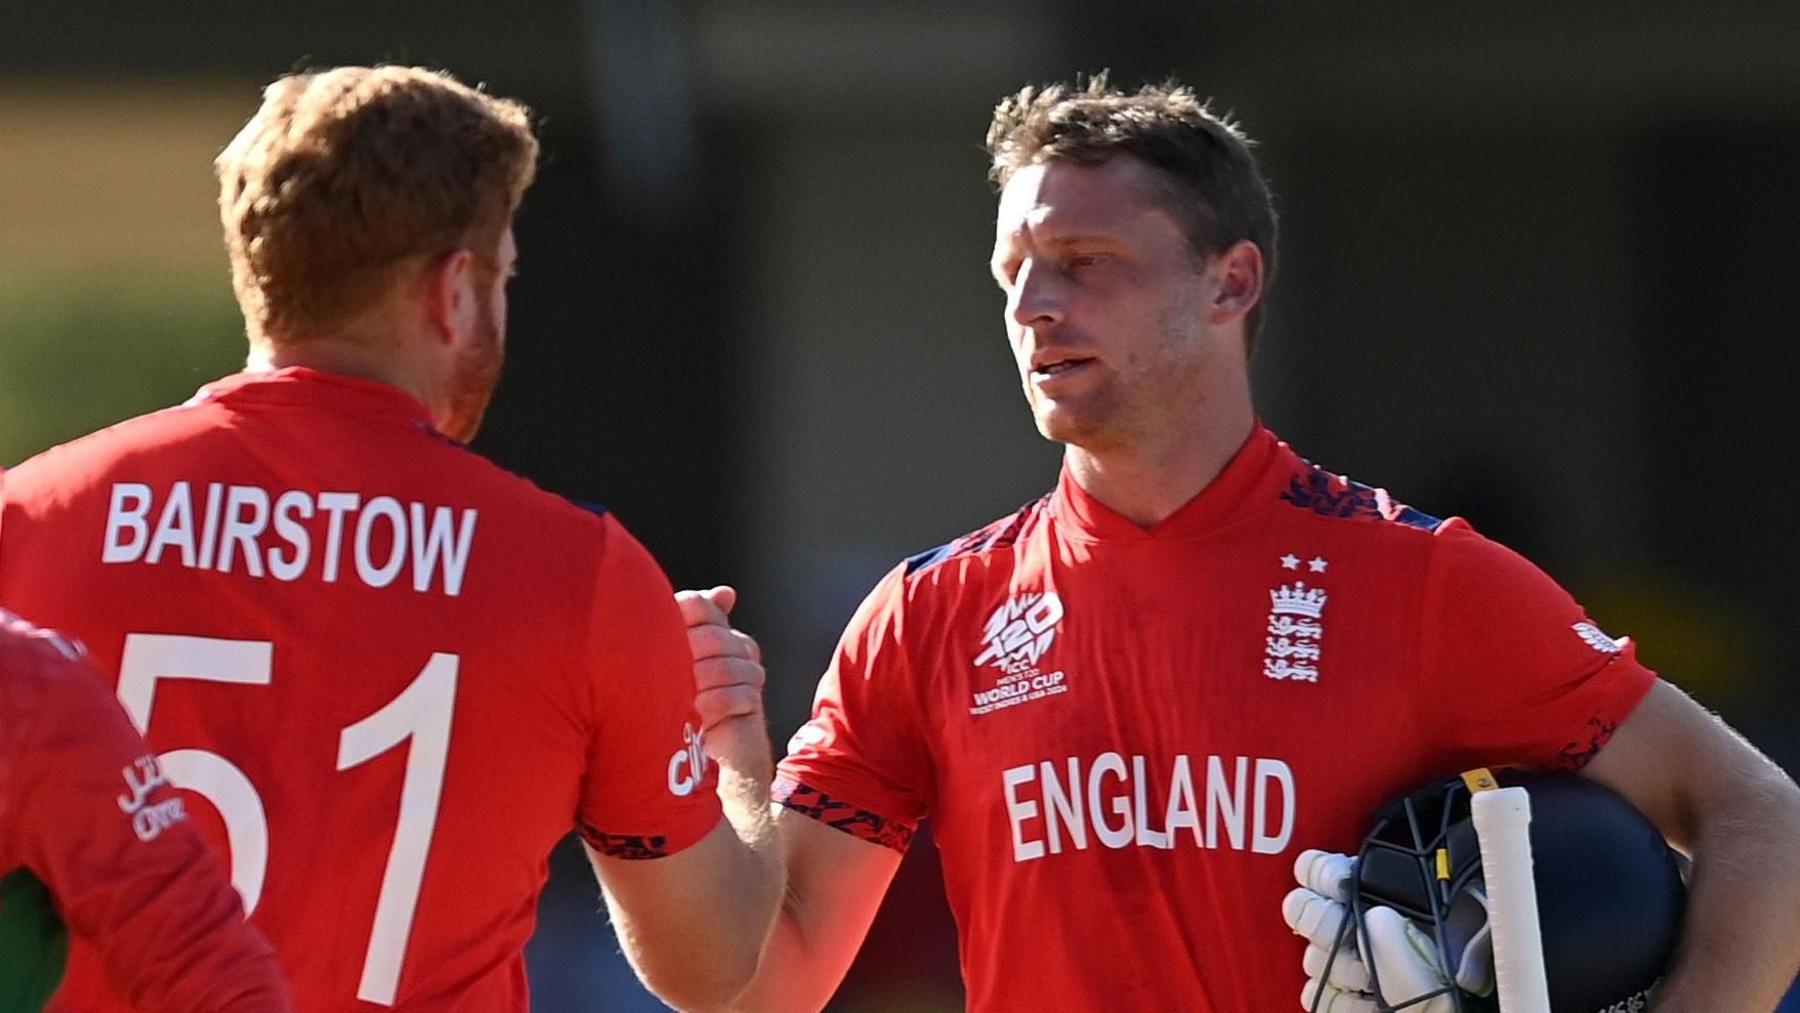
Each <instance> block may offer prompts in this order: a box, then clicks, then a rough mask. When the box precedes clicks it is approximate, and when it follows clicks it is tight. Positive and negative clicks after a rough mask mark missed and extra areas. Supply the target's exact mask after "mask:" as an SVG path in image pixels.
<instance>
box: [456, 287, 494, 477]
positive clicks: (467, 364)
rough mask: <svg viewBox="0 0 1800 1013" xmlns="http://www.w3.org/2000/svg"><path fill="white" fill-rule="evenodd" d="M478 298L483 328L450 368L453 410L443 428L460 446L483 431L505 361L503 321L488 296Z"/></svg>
mask: <svg viewBox="0 0 1800 1013" xmlns="http://www.w3.org/2000/svg"><path fill="white" fill-rule="evenodd" d="M477 298H478V299H479V300H480V304H479V305H478V307H477V312H478V316H479V318H480V320H481V325H480V329H479V330H478V331H477V332H476V334H475V340H474V341H471V342H470V343H469V345H468V347H467V348H465V349H463V350H462V352H460V353H459V354H458V355H457V358H456V362H455V363H453V364H452V365H451V367H450V408H449V411H448V412H446V417H447V421H446V423H445V424H444V426H443V427H442V431H443V433H444V435H446V436H448V437H450V438H451V439H453V440H457V441H458V442H461V443H468V442H469V441H470V440H473V439H474V438H475V434H476V433H477V432H478V431H480V429H481V420H482V418H483V417H484V416H485V415H486V414H487V408H488V403H489V402H490V401H492V400H493V398H494V388H495V387H497V386H499V384H500V369H501V365H502V364H503V363H504V361H505V359H506V343H505V340H504V338H503V337H502V335H501V333H500V322H499V321H498V320H496V319H495V318H494V312H493V309H494V308H493V301H492V300H491V299H489V298H488V297H487V296H485V295H483V296H478V297H477Z"/></svg>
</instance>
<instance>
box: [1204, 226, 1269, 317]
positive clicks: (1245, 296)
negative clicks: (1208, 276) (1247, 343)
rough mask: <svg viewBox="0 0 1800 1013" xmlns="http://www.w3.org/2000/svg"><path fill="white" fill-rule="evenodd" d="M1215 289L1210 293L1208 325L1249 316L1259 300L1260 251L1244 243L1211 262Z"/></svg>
mask: <svg viewBox="0 0 1800 1013" xmlns="http://www.w3.org/2000/svg"><path fill="white" fill-rule="evenodd" d="M1213 270H1214V271H1215V272H1216V273H1217V276H1218V288H1217V289H1216V290H1215V291H1214V292H1213V301H1212V314H1211V315H1212V322H1213V323H1215V324H1223V323H1229V322H1230V321H1232V320H1234V319H1237V318H1239V317H1242V316H1244V315H1245V314H1246V313H1249V312H1250V310H1251V309H1252V308H1254V307H1255V306H1256V304H1257V301H1258V300H1260V299H1262V291H1263V279H1264V272H1265V270H1266V268H1265V266H1264V264H1263V255H1262V250H1261V249H1259V248H1258V247H1257V245H1256V244H1255V243H1252V242H1251V241H1249V240H1248V239H1240V240H1238V241H1237V242H1235V243H1233V244H1231V246H1230V247H1228V248H1227V249H1226V250H1225V252H1224V253H1221V254H1219V255H1218V256H1217V257H1216V258H1214V260H1213Z"/></svg>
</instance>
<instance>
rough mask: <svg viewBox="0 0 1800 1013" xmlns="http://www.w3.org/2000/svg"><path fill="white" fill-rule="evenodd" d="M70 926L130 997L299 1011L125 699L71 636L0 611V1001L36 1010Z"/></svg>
mask: <svg viewBox="0 0 1800 1013" xmlns="http://www.w3.org/2000/svg"><path fill="white" fill-rule="evenodd" d="M70 933H73V934H74V936H75V938H77V939H82V940H86V941H87V942H88V943H89V944H90V945H91V946H92V947H93V948H94V950H95V951H96V952H97V953H98V954H99V955H100V959H101V961H102V965H103V967H104V971H105V973H106V976H107V978H108V980H109V981H111V982H112V984H113V986H114V987H115V988H117V989H118V991H119V992H120V993H121V994H122V995H125V996H128V997H130V999H131V1001H132V1002H133V1003H134V1004H135V1005H136V1006H137V1007H138V1008H141V1009H153V1010H175V1009H179V1010H196V1011H201V1010H204V1011H213V1010H230V1011H234V1013H237V1011H242V1013H251V1011H256V1013H263V1011H268V1013H279V1011H284V1010H289V1009H292V1008H293V1007H292V1006H291V1005H290V1004H289V1002H288V995H287V989H286V987H285V986H284V985H283V984H282V981H281V974H280V971H279V969H278V968H277V967H276V964H275V954H274V952H273V951H272V950H270V949H269V944H268V942H267V941H266V940H264V939H263V938H262V936H261V935H259V934H258V933H257V931H256V930H255V929H253V928H251V927H250V926H248V925H246V924H244V909H243V907H242V906H241V905H240V904H239V903H238V896H237V894H236V893H234V892H232V889H231V884H230V883H229V882H227V881H226V879H225V873H224V870H223V869H221V868H220V867H219V864H218V861H217V859H215V858H214V857H213V856H212V855H211V854H209V853H208V851H207V848H206V843H205V842H204V841H202V840H201V839H200V837H199V835H198V834H196V833H195V832H194V829H193V827H192V826H190V825H189V824H188V821H187V816H186V813H185V811H184V807H183V804H182V799H180V798H178V797H177V796H176V793H175V791H174V789H173V788H171V787H169V783H168V780H167V778H165V777H164V776H163V773H162V771H161V769H160V768H159V767H158V765H157V762H156V757H155V756H154V755H151V754H150V751H149V749H148V748H147V747H146V746H145V745H144V740H143V738H142V737H140V736H139V735H138V733H137V732H136V731H135V730H134V729H133V728H132V727H131V723H130V722H129V721H127V720H126V719H125V715H124V713H123V712H122V711H120V710H119V702H118V701H117V700H115V699H113V697H112V694H110V693H108V692H107V691H106V687H105V686H103V685H101V683H100V680H98V679H97V678H95V677H94V674H93V672H92V671H90V670H89V669H88V667H87V666H86V665H85V664H84V663H83V662H82V659H81V652H80V651H79V650H78V649H77V648H76V647H75V646H74V645H73V644H70V643H69V642H68V641H67V640H64V639H63V638H62V637H60V636H57V635H56V634H55V633H52V632H50V631H48V630H43V629H39V628H38V627H35V626H33V625H31V624H30V623H27V622H25V621H24V620H22V619H20V618H19V617H17V616H15V615H13V614H11V613H10V612H7V611H5V610H0V1009H6V1010H36V1009H42V1008H43V1004H44V1003H45V1002H46V1001H47V1000H48V999H49V997H50V995H51V993H52V991H54V989H55V988H56V985H57V983H58V982H60V981H61V979H62V975H63V969H64V962H65V960H66V958H67V954H68V945H69V936H70Z"/></svg>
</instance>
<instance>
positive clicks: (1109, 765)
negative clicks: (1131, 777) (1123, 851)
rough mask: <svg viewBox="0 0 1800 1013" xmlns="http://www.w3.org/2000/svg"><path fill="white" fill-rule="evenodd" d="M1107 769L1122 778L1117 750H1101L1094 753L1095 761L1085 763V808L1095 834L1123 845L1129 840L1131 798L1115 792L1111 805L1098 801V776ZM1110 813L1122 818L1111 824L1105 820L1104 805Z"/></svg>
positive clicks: (1112, 845) (1106, 842) (1111, 844)
mask: <svg viewBox="0 0 1800 1013" xmlns="http://www.w3.org/2000/svg"><path fill="white" fill-rule="evenodd" d="M1108 771H1110V772H1111V773H1112V775H1113V776H1114V777H1116V778H1118V779H1119V781H1120V782H1121V784H1122V783H1123V782H1124V780H1125V760H1124V758H1123V757H1121V756H1120V755H1119V754H1118V753H1101V754H1100V755H1099V756H1096V757H1094V763H1093V765H1092V766H1090V767H1088V812H1090V813H1092V814H1093V817H1094V836H1096V837H1098V838H1100V843H1101V844H1104V845H1106V846H1107V847H1109V848H1122V847H1124V846H1125V845H1127V844H1130V843H1131V802H1130V801H1129V800H1127V799H1126V798H1125V796H1124V795H1115V796H1113V798H1112V803H1111V805H1110V806H1102V805H1101V804H1100V778H1101V776H1102V775H1104V774H1106V773H1107V772H1108ZM1108 808H1110V809H1111V810H1112V812H1113V815H1115V816H1119V817H1121V818H1123V820H1124V822H1123V823H1121V824H1119V826H1117V827H1113V826H1111V825H1109V824H1108V823H1107V822H1106V809H1108Z"/></svg>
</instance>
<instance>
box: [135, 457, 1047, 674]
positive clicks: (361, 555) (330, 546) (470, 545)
mask: <svg viewBox="0 0 1800 1013" xmlns="http://www.w3.org/2000/svg"><path fill="white" fill-rule="evenodd" d="M197 484H198V483H190V482H187V481H177V482H172V483H170V484H169V486H168V488H167V490H166V492H167V494H166V496H164V498H163V501H162V502H160V503H159V502H158V501H157V493H158V490H157V489H156V488H154V487H152V486H150V485H146V484H142V483H132V482H120V483H115V484H114V485H113V487H112V491H111V494H110V502H109V505H108V509H107V515H106V523H105V530H104V531H103V532H101V533H100V534H101V536H102V537H101V561H102V562H105V563H126V564H129V563H137V562H143V563H146V564H150V565H156V564H159V563H161V562H163V560H164V559H165V558H166V557H167V558H171V559H173V558H174V557H176V556H178V557H179V562H180V565H181V566H183V567H186V568H187V569H190V570H195V569H197V570H216V571H217V572H219V573H233V572H241V573H243V574H245V575H246V576H250V577H255V578H258V579H263V578H273V579H275V580H280V581H295V580H299V579H300V578H302V577H304V576H306V575H307V573H308V572H309V570H310V567H311V565H312V561H313V559H314V556H315V552H314V548H315V546H317V545H319V544H320V540H321V539H323V544H324V549H323V552H320V553H317V555H318V557H319V559H320V561H321V565H320V569H319V570H317V571H311V572H313V573H314V575H315V576H317V577H319V579H321V580H323V581H325V582H326V583H336V582H337V580H338V578H339V574H340V573H342V572H345V571H349V572H350V573H351V575H352V576H354V577H355V578H357V579H359V580H360V581H361V582H363V583H365V584H367V585H368V586H370V587H376V588H382V587H388V586H390V585H393V584H395V583H396V582H397V581H399V580H400V579H401V575H402V571H404V570H406V569H407V567H408V566H410V567H411V568H412V579H411V584H412V587H413V589H414V590H415V591H418V592H421V593H423V592H427V591H432V590H441V591H442V592H443V593H444V594H446V595H448V596H450V597H456V596H458V595H460V594H461V593H462V588H463V584H464V582H465V578H466V576H467V574H468V568H469V560H470V557H471V556H472V555H473V553H474V546H475V529H476V527H477V526H478V522H479V520H480V515H479V512H478V511H476V510H475V509H473V508H469V507H464V508H452V507H447V506H430V505H428V504H425V503H418V502H402V501H401V500H399V499H397V498H396V497H393V496H375V497H371V498H368V499H366V500H365V498H364V497H363V496H361V495H359V494H357V493H353V492H324V493H317V494H314V493H311V492H307V491H303V490H298V489H289V490H286V491H283V492H281V493H280V494H279V495H276V494H274V493H272V492H270V491H269V490H267V489H264V488H262V487H260V486H254V485H227V484H225V483H221V482H210V483H206V485H205V488H206V492H205V496H206V502H205V503H204V504H198V503H196V502H195V492H194V488H195V486H196V485H197ZM196 513H198V514H199V523H198V524H196V522H195V517H196ZM321 515H322V519H323V522H324V523H323V524H321V523H320V519H321ZM152 517H154V518H155V522H154V523H152V522H151V518H152ZM383 521H385V522H386V528H387V530H383V528H382V523H381V522H383ZM390 533H391V538H390ZM265 541H266V542H268V543H269V544H264V543H265ZM171 550H174V551H171ZM346 557H348V559H346ZM1061 681H1062V674H1061V673H1060V672H1058V673H1054V684H1050V685H1046V686H1037V687H1033V686H1032V685H1030V684H1029V683H1028V682H1027V681H1026V680H1023V679H1021V680H1017V681H1016V683H1015V684H1013V685H1009V686H1008V687H1006V689H1005V692H1006V693H1008V694H1011V693H1026V692H1030V691H1033V690H1034V689H1036V690H1041V691H1042V693H1061V692H1066V687H1064V686H1062V685H1060V683H1061ZM1042 693H1040V695H1042Z"/></svg>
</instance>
